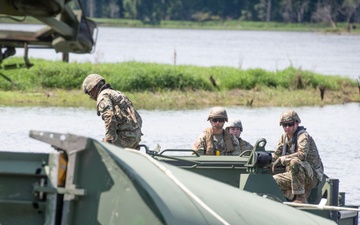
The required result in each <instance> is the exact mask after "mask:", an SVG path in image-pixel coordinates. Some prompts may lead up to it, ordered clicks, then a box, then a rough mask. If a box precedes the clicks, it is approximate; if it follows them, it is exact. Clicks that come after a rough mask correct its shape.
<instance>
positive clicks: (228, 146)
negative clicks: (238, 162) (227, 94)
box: [193, 107, 240, 155]
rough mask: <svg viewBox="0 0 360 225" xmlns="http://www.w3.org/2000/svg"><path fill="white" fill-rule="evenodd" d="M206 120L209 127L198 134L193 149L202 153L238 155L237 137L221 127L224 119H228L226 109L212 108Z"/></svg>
mask: <svg viewBox="0 0 360 225" xmlns="http://www.w3.org/2000/svg"><path fill="white" fill-rule="evenodd" d="M207 120H208V121H210V124H211V127H209V128H207V129H205V131H204V132H203V133H202V134H201V135H200V136H199V138H198V139H197V140H196V141H195V143H194V145H193V149H194V150H195V151H197V152H198V153H200V154H204V155H240V146H239V141H238V139H237V138H236V137H235V136H234V135H232V134H230V133H229V132H227V131H226V130H225V129H223V126H224V124H225V121H226V122H227V121H228V116H227V113H226V110H225V109H224V108H222V107H214V108H212V109H211V110H210V113H209V116H208V119H207Z"/></svg>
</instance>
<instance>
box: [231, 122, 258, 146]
mask: <svg viewBox="0 0 360 225" xmlns="http://www.w3.org/2000/svg"><path fill="white" fill-rule="evenodd" d="M225 130H226V131H227V132H229V133H230V134H232V135H234V136H235V137H236V138H237V139H238V140H239V145H240V152H244V151H246V150H251V149H253V147H254V146H252V145H251V144H250V143H249V142H247V141H245V140H243V139H242V138H241V137H240V135H241V132H242V131H243V126H242V123H241V120H230V121H229V122H228V124H227V126H226V127H225Z"/></svg>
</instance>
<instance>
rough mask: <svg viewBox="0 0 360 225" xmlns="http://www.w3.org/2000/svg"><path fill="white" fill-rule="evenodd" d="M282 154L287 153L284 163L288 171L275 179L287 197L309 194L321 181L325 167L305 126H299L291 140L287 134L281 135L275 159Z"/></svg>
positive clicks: (275, 176)
mask: <svg viewBox="0 0 360 225" xmlns="http://www.w3.org/2000/svg"><path fill="white" fill-rule="evenodd" d="M282 155H285V157H284V158H285V161H284V162H283V163H282V164H283V165H285V166H286V170H285V171H286V172H284V173H280V174H276V175H274V179H275V181H276V182H277V183H278V185H279V187H280V189H281V190H282V191H283V193H284V195H285V197H287V198H288V199H291V198H292V195H291V194H293V195H299V194H305V195H306V196H309V195H310V192H311V189H313V188H314V187H316V186H317V184H318V183H319V182H321V180H322V177H323V174H324V168H323V165H322V162H321V158H320V155H319V152H318V149H317V147H316V144H315V142H314V140H313V138H312V137H311V136H310V135H309V133H308V132H307V131H306V129H305V128H304V127H302V126H299V127H298V128H297V130H296V132H295V134H294V136H293V137H292V138H291V139H290V140H288V138H287V136H286V134H283V135H282V136H281V138H280V140H279V142H278V146H277V148H276V150H275V152H274V160H276V159H277V158H278V157H280V156H282ZM290 191H291V192H290Z"/></svg>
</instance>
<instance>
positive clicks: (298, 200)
mask: <svg viewBox="0 0 360 225" xmlns="http://www.w3.org/2000/svg"><path fill="white" fill-rule="evenodd" d="M293 202H294V203H302V204H307V203H308V201H307V199H306V196H305V194H301V195H296V198H295V200H294V201H293Z"/></svg>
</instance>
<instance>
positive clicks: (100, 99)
mask: <svg viewBox="0 0 360 225" xmlns="http://www.w3.org/2000/svg"><path fill="white" fill-rule="evenodd" d="M82 89H83V91H84V92H85V94H88V95H89V96H90V97H91V98H92V99H94V100H95V101H97V103H96V108H97V115H98V116H101V118H102V119H103V120H104V122H105V137H104V138H103V141H104V142H108V143H112V144H114V145H117V146H120V147H123V148H136V147H137V146H138V144H139V143H140V140H141V135H142V133H141V126H142V119H141V117H140V115H139V113H138V112H137V111H136V110H135V108H134V107H133V104H132V102H131V101H130V100H129V99H128V97H127V96H126V95H125V94H123V93H121V92H120V91H116V90H113V89H112V88H111V87H110V84H107V83H105V79H104V78H103V77H102V76H100V75H99V74H90V75H88V76H87V77H86V78H85V80H84V82H83V84H82Z"/></svg>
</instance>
